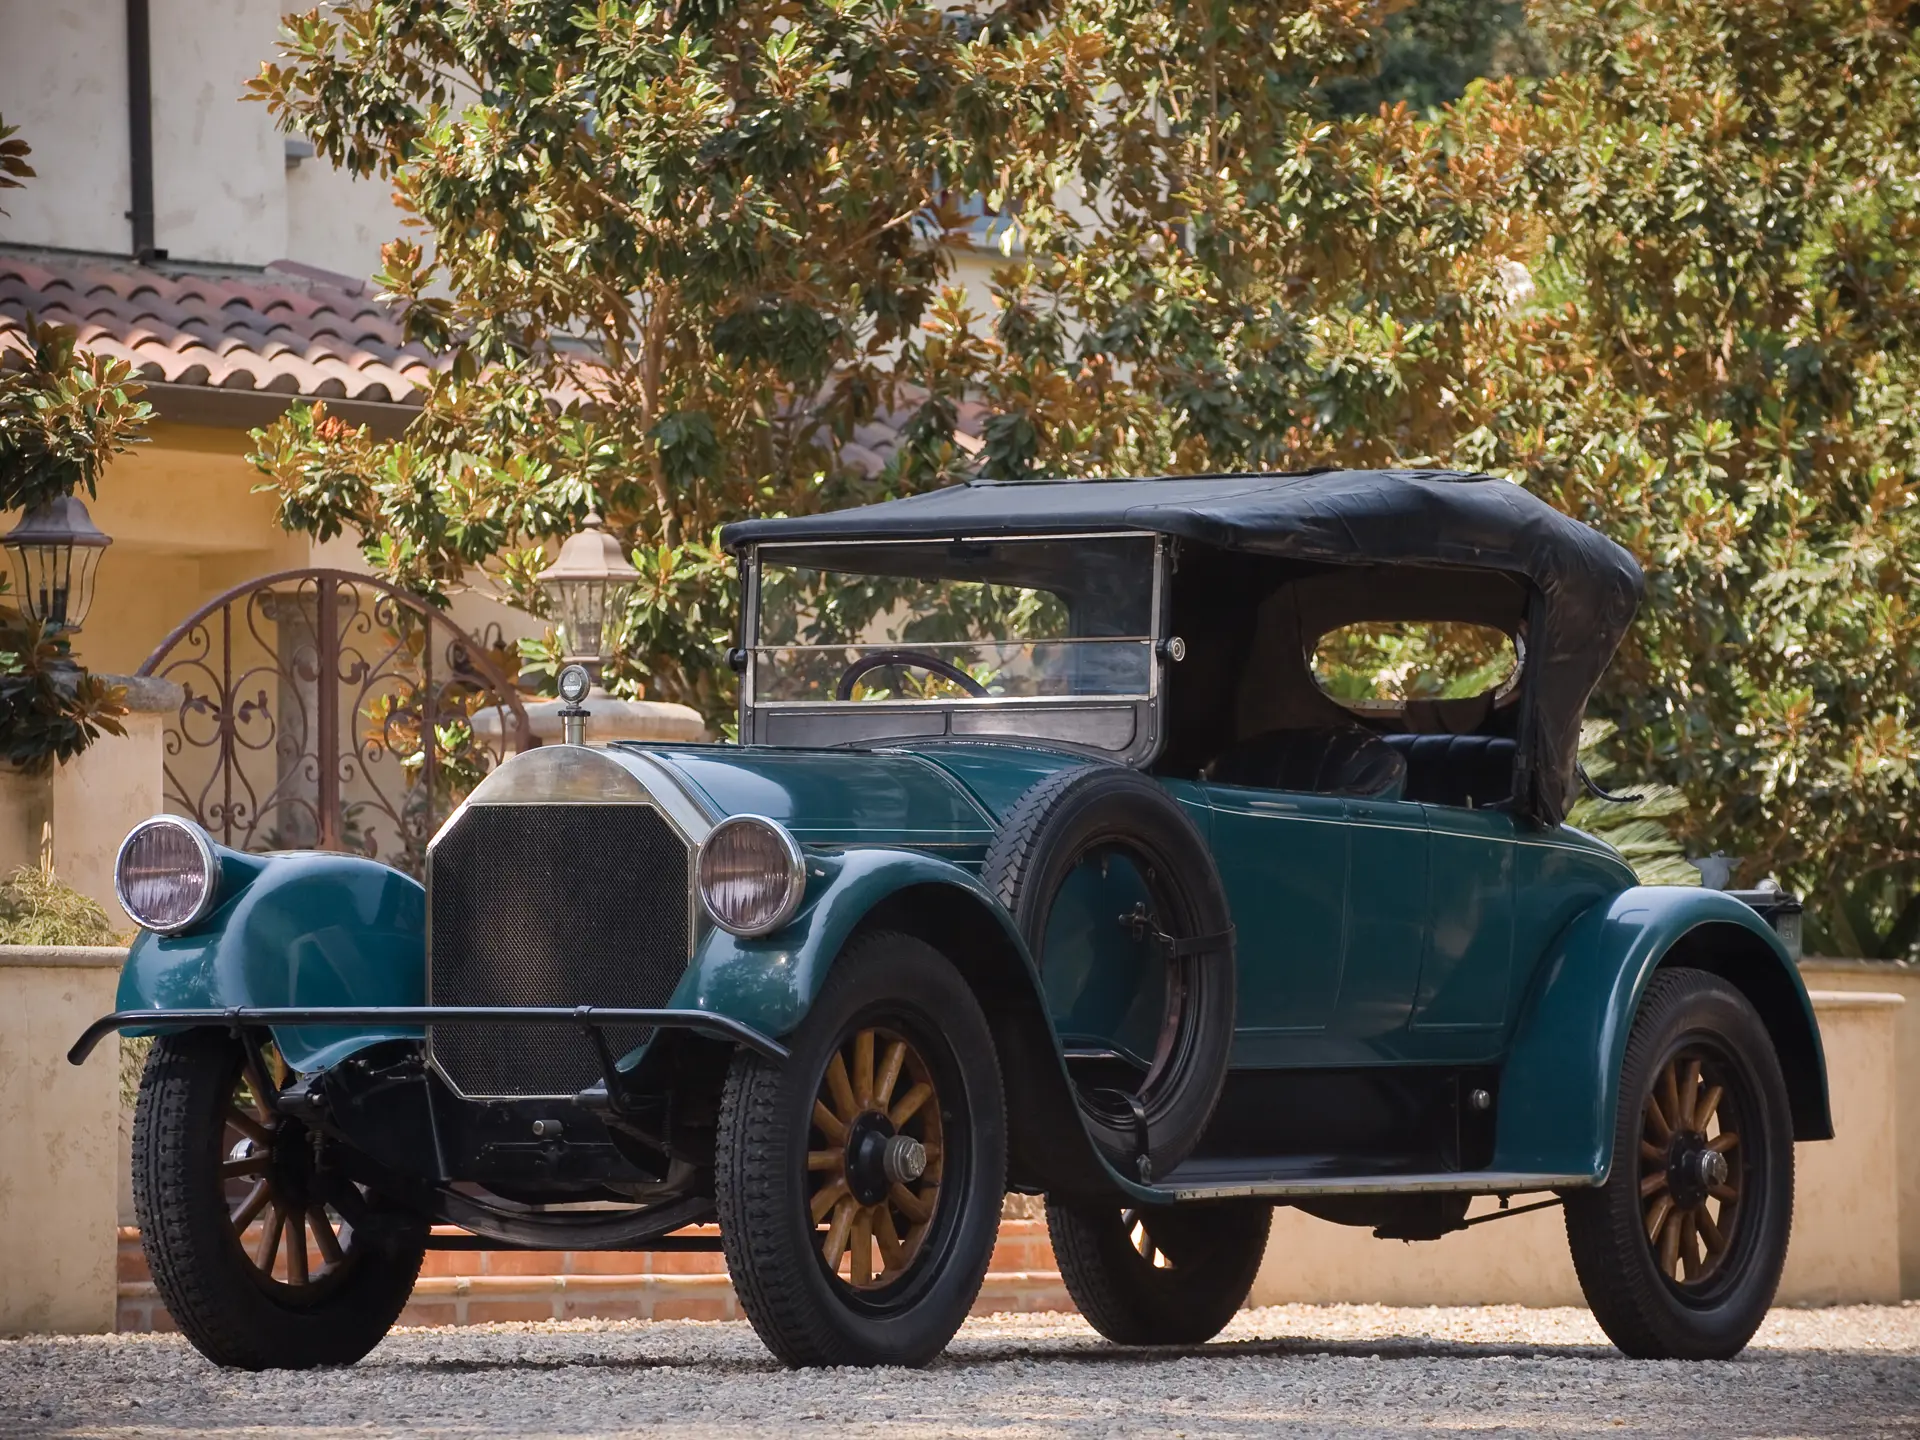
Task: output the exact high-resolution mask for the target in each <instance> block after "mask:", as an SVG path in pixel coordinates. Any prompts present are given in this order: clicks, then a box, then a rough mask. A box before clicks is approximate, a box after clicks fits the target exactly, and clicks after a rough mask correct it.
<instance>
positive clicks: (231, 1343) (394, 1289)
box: [133, 1030, 426, 1370]
mask: <svg viewBox="0 0 1920 1440" xmlns="http://www.w3.org/2000/svg"><path fill="white" fill-rule="evenodd" d="M243 1065H244V1061H243V1056H242V1051H241V1047H240V1045H239V1043H238V1042H237V1041H235V1040H233V1039H232V1038H231V1037H229V1036H228V1035H226V1034H224V1033H222V1032H220V1031H217V1030H193V1031H188V1032H186V1033H184V1034H180V1035H168V1036H162V1037H161V1038H159V1039H157V1040H155V1041H154V1042H153V1049H152V1051H151V1052H150V1054H149V1055H148V1057H147V1065H146V1070H145V1072H144V1073H143V1074H142V1076H141V1079H140V1095H139V1100H138V1102H137V1104H136V1106H135V1110H134V1122H133V1203H134V1210H135V1213H136V1214H137V1216H138V1217H139V1221H140V1241H141V1245H142V1247H143V1248H144V1249H145V1250H146V1255H147V1265H148V1268H149V1269H150V1270H151V1271H152V1274H153V1281H154V1285H155V1286H156V1287H157V1288H158V1289H159V1291H160V1297H161V1299H162V1300H164V1301H165V1302H166V1306H167V1313H168V1314H169V1315H171V1316H172V1317H173V1319H174V1323H175V1324H177V1325H178V1326H179V1327H180V1330H181V1333H182V1334H184V1335H185V1336H186V1337H187V1339H188V1340H190V1341H191V1342H192V1343H193V1346H194V1348H195V1349H196V1350H198V1351H199V1352H200V1353H201V1354H202V1355H205V1356H206V1357H207V1358H208V1359H209V1360H211V1361H213V1362H214V1363H215V1364H216V1365H227V1366H232V1367H234V1368H236V1369H241V1370H304V1369H309V1368H311V1367H313V1366H316V1365H351V1364H352V1363H353V1362H354V1361H356V1360H358V1359H360V1358H361V1357H362V1356H363V1355H365V1354H366V1353H367V1352H368V1351H369V1350H371V1349H373V1347H374V1346H375V1345H378V1344H379V1343H380V1341H381V1340H382V1339H383V1338H384V1337H385V1335H386V1333H387V1331H388V1330H390V1329H391V1328H392V1327H393V1322H394V1321H395V1320H396V1319H397V1318H398V1317H399V1314H400V1311H401V1309H402V1307H403V1306H405V1305H406V1303H407V1298H408V1296H410V1295H411V1294H412V1293H413V1282H414V1280H415V1278H416V1277H417V1276H418V1275H419V1273H420V1262H421V1259H422V1257H423V1255H424V1253H425V1244H426V1227H425V1226H424V1225H420V1224H416V1223H412V1222H410V1221H408V1220H406V1219H404V1218H401V1217H395V1216H391V1215H388V1214H385V1213H382V1212H380V1211H379V1210H378V1207H377V1206H376V1203H375V1202H374V1201H373V1200H372V1199H371V1198H370V1197H368V1196H367V1195H365V1194H364V1193H363V1192H361V1191H360V1190H359V1189H358V1187H355V1186H353V1185H352V1184H351V1182H348V1181H346V1180H344V1179H341V1178H339V1177H338V1176H336V1175H333V1174H331V1173H330V1171H329V1170H328V1169H327V1168H326V1167H325V1166H324V1165H323V1164H319V1163H316V1161H315V1159H314V1156H315V1155H316V1148H315V1146H314V1143H313V1137H312V1135H311V1132H309V1131H307V1130H306V1129H305V1127H304V1126H302V1125H300V1124H299V1122H297V1121H293V1120H286V1119H283V1118H277V1117H271V1116H263V1115H262V1113H261V1110H263V1109H264V1107H257V1108H249V1106H247V1105H246V1104H243V1102H242V1101H241V1100H240V1099H239V1098H238V1097H241V1096H247V1097H250V1096H251V1091H250V1090H249V1089H245V1088H243V1087H244V1086H245V1083H246V1082H245V1081H244V1078H243ZM236 1115H237V1120H236V1118H235V1117H236ZM242 1123H244V1124H245V1125H246V1126H248V1127H249V1128H251V1129H252V1130H255V1131H258V1132H260V1133H262V1134H264V1135H266V1136H268V1140H267V1142H266V1143H262V1142H261V1141H260V1140H258V1139H255V1138H244V1139H240V1140H238V1141H237V1142H236V1143H232V1144H230V1143H229V1142H233V1141H235V1137H237V1136H240V1135H241V1133H242V1132H241V1130H240V1129H239V1128H237V1126H238V1125H239V1124H242ZM269 1126H272V1127H274V1128H271V1129H269V1128H268V1127H269ZM241 1152H244V1154H243V1153H241ZM255 1162H258V1163H257V1164H256V1163H255ZM223 1166H233V1167H236V1168H240V1167H249V1168H248V1173H246V1174H243V1175H240V1176H238V1177H228V1176H225V1175H223V1173H222V1171H223ZM343 1187H344V1188H343ZM236 1188H237V1189H239V1190H240V1191H242V1192H245V1193H247V1196H248V1198H247V1200H246V1201H244V1202H243V1203H242V1205H241V1206H240V1207H239V1209H244V1208H246V1206H247V1205H248V1204H252V1203H253V1192H254V1191H256V1190H258V1191H261V1192H263V1193H264V1194H265V1195H266V1196H267V1197H268V1198H266V1199H265V1200H263V1201H261V1202H259V1205H258V1207H257V1208H256V1209H255V1210H254V1211H253V1215H254V1217H255V1219H254V1221H253V1222H250V1223H255V1224H257V1226H258V1228H259V1230H260V1232H261V1234H262V1235H264V1234H265V1233H266V1231H268V1230H270V1229H271V1230H274V1231H275V1234H276V1236H277V1237H278V1238H277V1239H276V1240H275V1242H274V1243H273V1245H272V1247H271V1249H270V1250H269V1251H268V1253H267V1263H266V1266H265V1268H264V1269H263V1268H262V1267H261V1265H260V1264H258V1263H257V1262H256V1259H255V1258H254V1255H252V1254H250V1253H249V1252H248V1250H247V1249H246V1248H244V1247H243V1244H242V1233H243V1232H245V1231H246V1230H247V1229H248V1225H247V1224H240V1225H238V1226H236V1224H235V1217H236V1216H237V1215H238V1213H239V1212H238V1209H230V1206H232V1204H233V1197H232V1196H231V1195H230V1193H229V1192H230V1190H233V1189H236ZM315 1211H317V1212H318V1216H317V1218H316V1216H315V1213H314V1212H315ZM296 1214H297V1215H298V1216H299V1217H300V1218H299V1220H298V1222H297V1223H298V1227H299V1228H298V1230H297V1232H296V1233H297V1234H298V1236H299V1239H300V1242H301V1243H300V1245H299V1250H298V1254H297V1256H296V1254H295V1252H294V1249H293V1247H292V1246H291V1245H290V1244H284V1242H285V1241H286V1239H287V1238H288V1227H289V1221H290V1217H292V1216H294V1215H296ZM348 1215H351V1216H353V1217H354V1220H349V1219H347V1218H346V1217H347V1216H348ZM355 1220H357V1221H358V1222H359V1223H357V1224H356V1223H354V1221H355ZM323 1226H324V1227H325V1229H326V1231H327V1234H328V1237H329V1239H328V1240H327V1241H325V1242H323V1241H322V1240H321V1234H320V1232H321V1228H322V1227H323ZM276 1227H278V1228H276ZM310 1237H311V1239H312V1241H313V1244H314V1246H316V1247H319V1248H318V1254H319V1257H320V1258H319V1264H320V1268H319V1269H318V1270H317V1271H315V1270H314V1269H313V1262H312V1260H311V1259H310V1257H309V1246H308V1243H307V1242H308V1240H309V1238H310ZM283 1246H284V1248H283ZM329 1247H331V1248H332V1249H333V1250H335V1251H337V1252H338V1253H337V1257H330V1256H329V1255H328V1253H327V1249H328V1248H329ZM260 1248H262V1246H261V1243H260V1242H256V1252H255V1253H256V1254H257V1253H258V1251H259V1249H260ZM276 1266H277V1267H279V1268H280V1269H282V1270H284V1271H285V1273H286V1276H287V1278H286V1279H285V1280H282V1279H280V1278H279V1277H278V1275H277V1274H276ZM296 1272H297V1273H298V1276H299V1280H298V1282H297V1283H296V1280H295V1275H296Z"/></svg>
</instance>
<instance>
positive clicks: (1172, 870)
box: [982, 764, 1234, 1181]
mask: <svg viewBox="0 0 1920 1440" xmlns="http://www.w3.org/2000/svg"><path fill="white" fill-rule="evenodd" d="M1114 857H1119V858H1122V859H1124V860H1126V861H1127V862H1129V863H1130V864H1131V865H1132V867H1133V868H1134V870H1135V871H1136V872H1137V873H1138V875H1139V877H1140V879H1141V881H1142V882H1143V883H1144V885H1145V888H1146V891H1147V894H1148V896H1149V899H1148V901H1147V902H1146V903H1145V906H1144V909H1143V910H1139V911H1135V912H1134V913H1131V914H1127V915H1121V914H1116V915H1115V916H1114V917H1113V925H1114V935H1115V938H1116V939H1119V938H1121V936H1122V935H1123V933H1124V932H1126V931H1129V930H1130V931H1131V932H1132V934H1133V936H1134V938H1135V939H1136V940H1144V941H1145V942H1147V943H1150V944H1152V945H1154V946H1155V947H1157V950H1158V952H1159V955H1160V958H1161V959H1162V960H1163V961H1164V963H1165V965H1166V985H1165V991H1164V1003H1163V1005H1162V1007H1161V1016H1160V1024H1159V1029H1158V1034H1157V1036H1156V1037H1155V1039H1154V1041H1153V1049H1152V1054H1151V1055H1150V1056H1148V1055H1142V1056H1140V1057H1138V1058H1139V1060H1141V1061H1143V1062H1144V1069H1141V1068H1140V1067H1139V1066H1137V1065H1135V1066H1130V1067H1129V1073H1128V1075H1127V1078H1126V1079H1125V1080H1124V1081H1120V1082H1117V1083H1100V1082H1097V1081H1095V1080H1094V1079H1091V1078H1089V1077H1086V1076H1084V1075H1081V1076H1076V1082H1075V1093H1076V1096H1077V1098H1078V1100H1079V1104H1080V1109H1081V1113H1082V1114H1083V1115H1084V1116H1085V1118H1086V1121H1087V1128H1088V1130H1089V1131H1090V1132H1091V1134H1092V1135H1093V1138H1094V1141H1095V1143H1097V1144H1098V1145H1099V1147H1100V1149H1101V1151H1102V1152H1103V1153H1104V1154H1105V1155H1106V1156H1107V1157H1108V1158H1109V1159H1110V1160H1111V1161H1113V1163H1114V1165H1115V1166H1116V1168H1118V1169H1119V1170H1120V1171H1121V1172H1122V1173H1123V1174H1125V1175H1127V1176H1129V1177H1130V1178H1135V1179H1139V1180H1141V1181H1150V1180H1152V1179H1153V1178H1154V1177H1156V1176H1164V1175H1166V1174H1167V1172H1168V1171H1170V1170H1172V1169H1173V1167H1174V1166H1176V1165H1178V1164H1179V1163H1180V1162H1181V1161H1182V1160H1184V1159H1185V1158H1186V1157H1187V1156H1188V1155H1189V1154H1191V1153H1192V1151H1193V1148H1194V1146H1195V1144H1197V1143H1198V1141H1199V1139H1200V1134H1201V1131H1202V1130H1203V1129H1204V1128H1205V1127H1206V1123H1207V1121H1208V1119H1209V1118H1210V1117H1211V1116H1212V1114H1213V1107H1214V1104H1215V1102H1216V1101H1217V1100H1218V1099H1219V1098H1220V1087H1221V1085H1222V1084H1223V1083H1224V1081H1225V1080H1226V1074H1227V1059H1228V1054H1229V1051H1230V1050H1231V1049H1232V1046H1233V1022H1234V963H1233V924H1232V917H1231V914H1230V912H1229V910H1228V908H1227V897H1226V891H1225V889H1224V888H1223V887H1222V885H1221V883H1220V876H1219V872H1218V871H1216V870H1215V869H1214V865H1213V857H1212V856H1211V855H1210V854H1209V853H1208V851H1207V846H1206V842H1205V841H1204V840H1203V839H1202V838H1201V836H1200V832H1199V831H1198V830H1197V829H1195V828H1194V824H1193V822H1192V821H1191V820H1189V819H1188V818H1187V814H1186V812H1185V811H1184V810H1182V809H1181V807H1180V804H1179V802H1178V801H1176V800H1175V799H1174V798H1173V797H1172V796H1171V795H1169V794H1168V793H1167V792H1166V791H1165V790H1164V789H1162V788H1161V787H1160V786H1159V785H1158V784H1157V783H1155V782H1154V781H1153V780H1151V779H1149V778H1148V777H1147V776H1145V775H1141V774H1139V773H1138V772H1136V771H1133V770H1129V769H1126V768H1124V767H1123V766H1119V765H1106V764H1093V765H1086V766H1079V767H1076V768H1074V769H1071V770H1065V771H1062V772H1060V773H1059V774H1057V775H1052V776H1049V777H1048V778H1047V779H1045V780H1042V781H1040V782H1039V783H1038V784H1037V785H1035V786H1033V788H1032V789H1030V790H1028V791H1027V792H1026V794H1024V795H1022V796H1021V797H1020V799H1019V800H1018V801H1017V802H1015V804H1014V807H1013V809H1012V811H1011V812H1009V814H1008V816H1007V821H1006V824H1005V825H1004V826H1002V827H1001V830H1000V833H999V834H998V835H997V836H996V837H995V838H994V842H993V844H992V845H991V846H990V847H989V848H988V850H987V859H986V865H985V867H984V870H983V872H982V876H983V878H984V880H985V881H986V884H987V888H988V889H990V890H991V891H993V893H994V894H995V895H997V896H998V897H999V899H1000V902H1001V903H1002V904H1003V905H1005V906H1006V907H1007V910H1008V913H1010V914H1011V915H1012V916H1013V918H1014V921H1015V923H1016V924H1018V925H1019V927H1020V933H1021V934H1022V935H1023V936H1024V937H1025V938H1026V941H1027V945H1028V947H1029V948H1030V949H1031V950H1032V952H1033V955H1034V958H1035V960H1036V961H1037V962H1038V963H1039V965H1040V967H1041V970H1042V972H1043V973H1044V972H1045V970H1046V968H1047V955H1046V944H1047V934H1048V926H1049V921H1050V919H1051V917H1052V914H1053V908H1054V901H1055V900H1056V899H1057V898H1058V897H1059V895H1060V892H1061V889H1062V887H1063V886H1064V885H1065V884H1066V883H1067V881H1068V880H1069V878H1070V877H1072V875H1073V873H1074V871H1075V870H1076V869H1077V868H1078V867H1080V866H1082V865H1088V864H1095V865H1101V866H1103V867H1104V866H1105V864H1106V863H1107V862H1108V861H1109V860H1110V859H1111V858H1114ZM1102 873H1103V874H1104V873H1105V872H1104V869H1103V872H1102ZM1095 923H1096V924H1097V923H1099V922H1097V921H1096V922H1095ZM1101 1078H1102V1080H1105V1079H1106V1078H1108V1077H1101Z"/></svg>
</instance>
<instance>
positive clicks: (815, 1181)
mask: <svg viewBox="0 0 1920 1440" xmlns="http://www.w3.org/2000/svg"><path fill="white" fill-rule="evenodd" d="M786 1038H787V1043H788V1045H789V1047H790V1052H791V1053H790V1054H789V1055H788V1057H787V1058H786V1059H785V1060H784V1061H780V1062H777V1063H776V1062H773V1061H769V1060H766V1059H763V1058H762V1057H760V1056H757V1055H753V1054H750V1053H748V1052H745V1051H742V1052H741V1053H740V1054H738V1055H736V1056H735V1057H734V1060H733V1063H732V1065H731V1067H730V1069H729V1070H728V1074H727V1084H726V1090H725V1092H724V1093H723V1095H722V1097H721V1103H720V1131H719V1136H718V1142H717V1144H716V1147H715V1163H714V1201H715V1205H716V1208H717V1209H718V1210H719V1212H720V1240H721V1244H722V1246H723V1248H724V1249H725V1251H726V1256H727V1270H728V1272H729V1273H730V1274H731V1275H732V1277H733V1283H734V1290H735V1293H736V1294H738V1295H739V1297H740V1306H741V1309H743V1310H744V1311H745V1312H746V1315H747V1318H748V1319H749V1320H751V1321H752V1322H753V1326H754V1329H755V1330H756V1331H758V1332H759V1334H760V1338H761V1339H763V1340H764V1341H766V1343H767V1348H768V1349H770V1350H772V1351H773V1353H774V1354H775V1355H777V1356H778V1357H779V1358H780V1359H781V1360H782V1361H784V1362H785V1363H787V1364H789V1365H923V1364H925V1363H926V1362H927V1361H928V1360H931V1359H932V1358H933V1357H934V1356H935V1355H937V1354H939V1353H940V1351H941V1350H942V1349H944V1348H945V1347H946V1344H947V1342H948V1341H949V1340H950V1339H952V1338H953V1334H954V1332H955V1331H956V1330H958V1329H959V1328H960V1323H961V1322H962V1321H963V1320H965V1319H966V1317H967V1313H968V1311H969V1310H970V1309H971V1308H972V1306H973V1301H974V1298H975V1296H977V1295H978V1294H979V1291H980V1281H981V1278H982V1277H983V1276H984V1275H985V1274H986V1269H987V1260H988V1257H989V1256H990V1255H991V1254H992V1251H993V1244H994V1240H995V1238H996V1236H997V1234H998V1231H999V1222H1000V1201H1001V1198H1002V1196H1003V1194H1004V1192H1005V1189H1006V1166H1007V1160H1006V1154H1007V1151H1006V1145H1007V1141H1006V1115H1005V1110H1004V1107H1003V1103H1002V1100H1001V1092H1000V1071H999V1066H998V1064H997V1063H996V1060H995V1055H994V1043H993V1032H992V1031H991V1030H990V1029H989V1028H988V1026H987V1021H986V1016H985V1015H984V1014H982V1013H981V1010H980V1005H979V1002H978V1001H977V1000H976V999H975V998H974V995H973V992H972V991H971V990H970V989H969V988H968V987H967V983H966V981H964V980H963V979H962V978H961V977H960V973H959V972H958V971H957V970H956V969H955V968H954V967H953V965H952V964H951V963H950V962H948V961H947V959H946V958H945V957H944V956H942V955H941V954H940V953H939V952H938V951H936V950H935V949H933V947H932V946H930V945H928V944H926V943H925V942H924V941H921V940H919V939H916V938H914V937H912V936H908V935H902V934H898V933H894V932H890V931H873V932H869V933H867V934H864V935H861V936H859V937H857V938H856V939H855V940H854V941H853V942H852V943H850V944H849V945H848V946H847V948H846V949H845V950H844V951H843V952H842V953H841V954H840V956H839V957H838V958H837V959H836V960H835V961H834V963H833V968H832V970H831V971H830V972H829V974H828V976H827V981H826V984H825V986H824V987H823V988H822V990H821V992H820V995H819V996H818V998H816V999H815V1000H814V1002H813V1006H812V1008H811V1009H810V1010H809V1011H808V1013H807V1016H806V1018H805V1019H804V1020H803V1021H802V1022H801V1023H800V1025H799V1026H798V1027H796V1029H795V1030H794V1031H793V1033H792V1034H791V1035H789V1036H787V1037H786Z"/></svg>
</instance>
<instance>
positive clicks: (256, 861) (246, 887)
mask: <svg viewBox="0 0 1920 1440" xmlns="http://www.w3.org/2000/svg"><path fill="white" fill-rule="evenodd" d="M215 850H216V853H217V854H218V855H219V858H220V887H221V898H220V901H219V904H218V906H217V907H216V908H215V910H214V912H213V913H212V914H211V915H209V916H208V917H207V918H206V919H205V920H203V921H202V922H201V923H200V924H198V925H196V926H195V927H194V928H193V929H192V930H191V931H189V932H188V933H186V934H184V935H156V934H154V933H153V932H152V931H148V930H143V931H141V932H140V937H139V939H137V940H135V941H134V942H133V948H132V950H131V951H130V952H129V953H128V956H127V964H126V968H125V969H124V970H123V971H122V972H121V974H120V992H119V996H118V999H117V1000H116V1002H115V1006H114V1008H115V1009H117V1010H161V1009H167V1010H184V1009H203V1008H204V1009H228V1008H230V1007H233V1006H237V1005H247V1006H289V1005H315V1006H318V1005H355V1006H373V1005H421V1004H424V1003H425V1002H426V929H427V923H426V922H427V907H426V892H425V891H424V890H423V889H421V887H420V884H419V882H418V881H416V880H413V879H412V878H410V877H408V876H406V875H403V874H401V873H400V872H399V871H398V870H391V869H389V868H387V867H386V866H385V865H380V864H377V863H376V862H374V861H372V860H366V859H362V858H361V857H359V856H357V855H336V854H323V853H319V852H314V853H303V854H293V855H271V856H259V855H243V854H241V853H239V852H238V851H234V850H228V849H225V848H224V847H221V846H216V847H215ZM126 1033H128V1034H152V1033H155V1032H154V1030H145V1031H142V1030H139V1029H135V1028H133V1027H131V1026H130V1027H128V1030H127V1032H126ZM420 1035H421V1031H420V1030H419V1028H418V1027H409V1026H395V1027H388V1028H380V1029H367V1030H343V1029H340V1028H339V1027H337V1026H335V1027H309V1028H307V1029H301V1028H299V1027H292V1026H279V1027H276V1028H275V1030H274V1041H275V1043H276V1044H277V1045H278V1046H279V1049H280V1053H281V1055H282V1056H284V1057H285V1059H286V1061H287V1063H288V1064H289V1065H291V1066H292V1067H293V1068H294V1069H296V1070H302V1071H308V1070H320V1069H324V1068H326V1067H327V1066H329V1065H334V1064H337V1063H339V1062H340V1061H341V1060H343V1059H345V1058H346V1057H347V1056H348V1055H351V1054H352V1053H353V1052H354V1051H356V1050H361V1049H364V1048H365V1047H366V1046H368V1045H372V1044H376V1043H377V1042H379V1041H382V1040H396V1039H418V1038H420Z"/></svg>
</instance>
